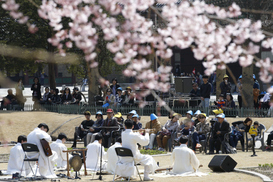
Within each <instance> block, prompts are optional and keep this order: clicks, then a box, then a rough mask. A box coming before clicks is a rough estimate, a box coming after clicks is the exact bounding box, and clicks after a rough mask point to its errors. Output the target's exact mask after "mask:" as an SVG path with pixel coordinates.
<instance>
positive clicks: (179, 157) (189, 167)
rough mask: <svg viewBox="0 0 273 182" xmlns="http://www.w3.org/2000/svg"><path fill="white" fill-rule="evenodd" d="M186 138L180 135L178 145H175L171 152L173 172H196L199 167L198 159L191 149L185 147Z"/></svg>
mask: <svg viewBox="0 0 273 182" xmlns="http://www.w3.org/2000/svg"><path fill="white" fill-rule="evenodd" d="M187 142H188V138H184V137H181V138H180V140H179V143H180V146H178V147H175V148H174V150H173V153H172V159H173V161H174V164H173V173H174V174H183V173H191V172H196V171H197V169H198V168H199V165H200V163H199V160H198V159H197V157H196V155H195V153H194V151H193V150H191V149H189V148H188V147H187Z"/></svg>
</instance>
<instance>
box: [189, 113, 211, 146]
mask: <svg viewBox="0 0 273 182" xmlns="http://www.w3.org/2000/svg"><path fill="white" fill-rule="evenodd" d="M198 117H199V120H200V122H199V123H198V124H197V125H196V128H195V132H194V133H193V135H192V150H193V151H195V150H196V147H201V145H200V141H201V140H205V139H206V134H207V133H208V132H209V131H210V127H209V123H207V120H206V119H207V116H206V114H205V113H201V114H199V116H198Z"/></svg>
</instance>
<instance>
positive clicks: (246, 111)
mask: <svg viewBox="0 0 273 182" xmlns="http://www.w3.org/2000/svg"><path fill="white" fill-rule="evenodd" d="M22 108H24V109H22ZM33 109H34V108H33V105H24V107H19V106H18V105H15V106H9V107H7V108H5V110H10V111H19V110H24V111H32V110H33ZM107 109H108V108H103V107H102V106H94V105H91V106H90V105H73V104H72V105H40V106H39V107H37V108H35V110H40V111H49V112H56V113H64V114H82V113H84V112H85V111H90V112H91V114H92V115H95V114H96V112H97V111H102V112H103V113H106V110H107ZM112 109H113V110H114V112H121V113H122V114H123V115H126V114H127V113H129V112H130V111H131V110H136V111H137V113H138V114H139V115H140V116H149V115H150V114H151V113H155V114H157V115H159V114H160V115H161V116H168V115H169V112H168V111H167V110H166V109H165V108H164V107H157V106H155V105H147V106H145V107H144V108H140V107H137V106H126V107H112ZM171 109H172V110H173V111H174V112H177V113H180V114H182V115H183V116H185V115H186V112H187V111H188V110H192V111H193V112H195V111H196V110H201V111H202V108H200V107H172V108H171ZM213 109H215V107H210V108H207V110H203V112H205V113H209V114H210V115H214V113H213V112H212V110H213ZM223 111H224V113H225V115H226V116H227V117H236V116H238V117H273V113H272V114H271V115H270V114H269V115H268V111H269V109H251V108H241V109H239V108H234V109H223Z"/></svg>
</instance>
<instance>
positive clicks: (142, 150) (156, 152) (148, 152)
mask: <svg viewBox="0 0 273 182" xmlns="http://www.w3.org/2000/svg"><path fill="white" fill-rule="evenodd" d="M140 153H141V154H148V155H158V154H166V153H167V152H165V151H164V152H163V151H159V150H145V149H141V150H140Z"/></svg>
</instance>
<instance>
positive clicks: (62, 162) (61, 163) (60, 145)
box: [50, 133, 72, 169]
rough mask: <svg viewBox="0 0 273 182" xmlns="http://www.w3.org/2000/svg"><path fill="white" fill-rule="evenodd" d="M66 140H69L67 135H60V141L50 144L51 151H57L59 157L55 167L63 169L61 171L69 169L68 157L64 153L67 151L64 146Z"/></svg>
mask: <svg viewBox="0 0 273 182" xmlns="http://www.w3.org/2000/svg"><path fill="white" fill-rule="evenodd" d="M66 140H67V136H66V134H64V133H60V134H59V135H58V139H57V140H56V141H55V142H52V143H51V144H50V148H51V150H52V151H55V152H56V154H57V155H58V158H57V160H56V161H55V162H56V164H55V166H56V167H57V168H61V169H66V168H67V157H66V153H65V152H63V151H66V150H67V147H66V146H65V145H64V143H65V142H66ZM70 157H72V156H71V155H70V156H69V158H70Z"/></svg>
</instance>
